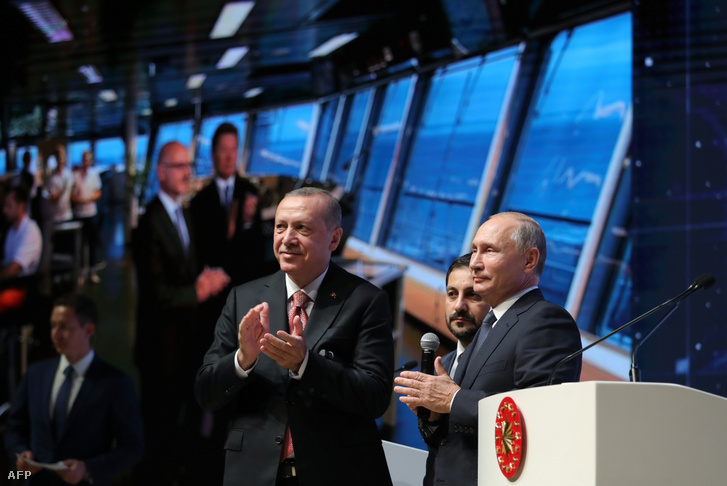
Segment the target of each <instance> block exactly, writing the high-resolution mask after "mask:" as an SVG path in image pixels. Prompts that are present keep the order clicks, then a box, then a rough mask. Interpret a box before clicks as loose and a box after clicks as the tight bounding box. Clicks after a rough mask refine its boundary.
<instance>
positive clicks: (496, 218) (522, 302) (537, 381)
mask: <svg viewBox="0 0 727 486" xmlns="http://www.w3.org/2000/svg"><path fill="white" fill-rule="evenodd" d="M545 245H546V243H545V235H544V234H543V230H542V228H541V227H540V225H539V224H538V223H537V222H536V221H535V220H534V219H532V218H530V217H529V216H526V215H524V214H522V213H514V212H508V213H499V214H495V215H493V216H492V217H490V219H489V220H487V221H486V222H485V223H484V224H483V225H482V226H480V228H479V230H477V234H476V235H475V238H474V240H473V242H472V257H471V259H470V272H471V273H472V277H473V278H474V287H473V290H474V291H475V292H476V293H477V294H479V295H481V296H482V298H483V299H484V300H485V301H486V302H487V303H488V304H490V307H491V308H492V310H491V311H490V312H489V313H488V314H487V316H486V317H485V319H484V321H483V323H482V326H480V329H479V330H478V331H477V334H476V335H475V337H474V339H473V341H472V344H471V345H470V346H468V347H467V350H466V351H465V352H464V354H463V355H462V359H461V361H460V363H459V366H458V367H457V371H456V372H455V373H454V376H453V377H450V376H449V375H447V373H446V370H445V368H444V367H443V365H442V362H441V358H437V359H436V361H435V370H436V372H437V375H435V376H432V375H425V374H422V373H419V372H414V371H405V372H403V373H401V376H400V377H399V378H397V379H396V383H397V385H399V386H397V387H395V388H394V391H395V392H397V393H400V394H401V395H402V396H401V397H400V398H399V399H400V400H401V401H402V402H404V403H406V404H407V405H408V406H409V407H410V408H413V407H425V408H427V409H429V410H431V411H432V412H436V414H432V415H433V417H438V415H437V414H440V415H441V418H440V420H439V421H438V422H437V423H435V424H430V427H429V429H430V430H433V432H432V435H431V436H430V438H429V439H428V442H436V443H438V444H439V449H438V453H437V457H436V459H435V462H434V466H433V472H432V473H431V474H429V472H430V471H428V474H427V477H426V478H425V484H457V485H475V484H477V442H478V431H477V404H478V402H479V401H480V400H482V399H483V398H485V397H487V396H490V395H494V394H497V393H503V392H507V391H511V390H518V389H522V388H530V387H534V386H541V385H545V384H546V383H547V381H548V377H549V375H550V373H551V371H553V369H554V368H555V366H556V364H557V363H558V362H559V361H560V360H561V359H562V358H564V357H566V356H568V355H569V354H571V353H573V352H575V351H577V350H579V349H580V348H581V338H580V333H579V331H578V327H577V326H576V323H575V321H574V320H573V318H572V317H571V315H570V314H569V313H568V311H566V310H565V309H563V308H562V307H560V306H559V305H556V304H554V303H552V302H549V301H547V300H545V298H544V297H543V293H542V292H541V291H540V289H539V288H538V283H539V281H540V275H541V274H542V272H543V267H544V265H545V253H546V249H545ZM580 373H581V360H580V356H579V357H578V358H577V359H574V360H571V361H570V362H568V363H567V364H565V365H564V366H562V367H561V368H559V370H558V373H556V375H555V376H554V382H555V383H562V382H568V381H578V379H579V378H580Z"/></svg>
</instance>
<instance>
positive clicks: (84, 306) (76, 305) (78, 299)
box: [53, 293, 98, 327]
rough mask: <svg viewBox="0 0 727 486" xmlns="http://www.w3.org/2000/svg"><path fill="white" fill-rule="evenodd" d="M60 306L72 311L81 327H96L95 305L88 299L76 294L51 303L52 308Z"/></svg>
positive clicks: (59, 298)
mask: <svg viewBox="0 0 727 486" xmlns="http://www.w3.org/2000/svg"><path fill="white" fill-rule="evenodd" d="M61 306H63V307H70V308H71V309H73V312H74V313H75V314H76V318H77V319H78V323H79V324H80V325H81V327H85V326H86V324H88V323H93V324H96V325H98V310H97V309H96V303H95V302H94V301H93V300H92V299H91V298H90V297H87V296H85V295H83V294H76V293H70V294H66V295H62V296H61V297H58V298H57V299H56V300H54V301H53V307H61Z"/></svg>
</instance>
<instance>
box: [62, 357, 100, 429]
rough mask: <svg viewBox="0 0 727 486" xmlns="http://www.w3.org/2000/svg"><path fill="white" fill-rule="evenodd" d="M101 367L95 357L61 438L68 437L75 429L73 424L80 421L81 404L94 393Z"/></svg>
mask: <svg viewBox="0 0 727 486" xmlns="http://www.w3.org/2000/svg"><path fill="white" fill-rule="evenodd" d="M99 366H101V365H100V364H99V362H98V356H94V357H93V361H91V364H90V365H89V366H88V370H86V375H85V376H84V377H83V383H82V384H81V388H80V389H79V390H78V395H76V399H75V400H73V405H72V406H71V410H70V411H69V413H68V418H67V419H66V423H65V425H64V426H63V430H62V431H61V438H63V436H65V435H66V432H67V431H68V430H69V429H70V428H72V427H73V423H74V422H75V421H76V420H78V415H79V414H80V413H81V412H79V409H81V404H82V403H84V402H86V401H87V400H88V398H89V395H90V393H92V392H93V390H94V388H95V387H96V386H97V385H96V384H95V381H96V376H97V375H98V370H99Z"/></svg>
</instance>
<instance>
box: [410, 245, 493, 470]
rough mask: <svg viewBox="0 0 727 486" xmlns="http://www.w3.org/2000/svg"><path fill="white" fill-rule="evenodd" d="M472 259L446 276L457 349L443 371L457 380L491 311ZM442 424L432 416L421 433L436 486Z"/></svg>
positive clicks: (461, 261) (456, 264) (446, 313)
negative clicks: (469, 348)
mask: <svg viewBox="0 0 727 486" xmlns="http://www.w3.org/2000/svg"><path fill="white" fill-rule="evenodd" d="M471 257H472V253H468V254H467V255H463V256H461V257H459V258H457V259H456V260H454V261H453V262H452V264H451V265H450V266H449V269H448V270H447V275H446V276H445V282H446V285H447V288H446V297H445V299H444V319H445V322H446V323H447V328H448V329H449V331H450V332H451V333H452V335H453V336H454V337H456V338H457V349H455V350H454V351H451V352H449V353H447V354H445V355H444V356H442V367H444V369H445V370H446V372H447V374H448V375H449V376H454V374H455V373H456V371H457V367H458V366H459V362H460V361H461V359H462V356H463V355H464V352H465V350H466V349H467V346H469V345H470V344H471V343H472V339H473V338H474V337H475V334H477V330H478V329H479V328H480V325H481V324H482V321H483V320H484V318H485V316H486V315H487V311H489V310H490V306H489V305H487V302H485V300H484V299H483V298H482V296H481V295H479V294H478V293H476V292H475V289H474V285H475V281H474V279H473V278H472V273H470V268H469V265H470V258H471ZM412 411H414V412H415V413H416V412H417V409H416V407H412ZM439 421H440V415H439V414H437V413H436V412H430V416H429V421H428V422H427V423H425V424H423V427H421V428H420V430H419V431H420V433H421V434H422V438H423V439H424V441H425V442H426V443H427V449H428V450H429V455H428V456H427V466H426V477H425V479H424V484H432V482H433V476H432V475H433V474H434V464H435V463H436V460H437V451H438V450H439V441H437V440H431V438H432V435H433V432H434V431H435V430H436V429H437V425H438V424H439Z"/></svg>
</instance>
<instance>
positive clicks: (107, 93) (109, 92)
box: [98, 89, 119, 103]
mask: <svg viewBox="0 0 727 486" xmlns="http://www.w3.org/2000/svg"><path fill="white" fill-rule="evenodd" d="M98 97H99V98H101V99H102V100H103V101H105V102H106V103H111V102H114V101H116V100H117V99H119V97H118V96H117V94H116V91H114V90H113V89H104V90H101V91H99V93H98Z"/></svg>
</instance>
